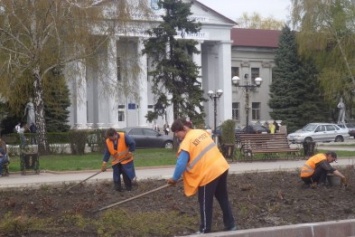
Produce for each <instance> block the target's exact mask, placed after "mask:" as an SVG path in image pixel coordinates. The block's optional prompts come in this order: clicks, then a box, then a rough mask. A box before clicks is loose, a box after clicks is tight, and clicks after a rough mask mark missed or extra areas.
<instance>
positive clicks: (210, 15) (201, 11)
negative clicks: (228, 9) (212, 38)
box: [191, 0, 237, 26]
mask: <svg viewBox="0 0 355 237" xmlns="http://www.w3.org/2000/svg"><path fill="white" fill-rule="evenodd" d="M191 12H192V13H193V16H192V17H194V18H195V19H196V20H197V21H200V22H201V23H202V24H213V25H225V26H234V25H237V23H236V22H235V21H233V20H231V19H229V18H227V17H226V16H223V15H222V14H220V13H218V12H216V11H215V10H213V9H212V8H210V7H208V6H206V5H204V4H202V3H201V2H199V1H196V0H192V6H191Z"/></svg>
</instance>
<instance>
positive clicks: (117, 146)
mask: <svg viewBox="0 0 355 237" xmlns="http://www.w3.org/2000/svg"><path fill="white" fill-rule="evenodd" d="M135 149H136V143H135V141H134V140H133V139H132V138H131V137H130V136H129V135H127V134H124V133H122V132H120V133H118V132H116V130H115V129H113V128H110V129H108V130H107V131H106V151H105V154H104V157H103V161H102V165H101V171H102V172H104V171H106V168H107V162H108V160H109V159H110V156H111V157H112V162H111V165H112V169H113V182H114V189H115V190H116V191H118V192H122V191H123V189H122V185H121V175H122V177H123V182H124V184H125V188H126V190H127V191H131V190H132V181H133V179H134V178H135V177H136V172H135V169H134V163H133V154H132V152H133V151H134V150H135Z"/></svg>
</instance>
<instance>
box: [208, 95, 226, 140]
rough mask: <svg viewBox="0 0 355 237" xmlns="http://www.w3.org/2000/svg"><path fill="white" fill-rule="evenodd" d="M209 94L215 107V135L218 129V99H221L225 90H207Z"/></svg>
mask: <svg viewBox="0 0 355 237" xmlns="http://www.w3.org/2000/svg"><path fill="white" fill-rule="evenodd" d="M207 94H208V96H209V97H210V98H211V100H213V108H214V135H216V131H217V99H219V98H220V97H221V96H222V94H223V91H222V90H221V89H218V90H217V91H213V90H209V91H208V92H207Z"/></svg>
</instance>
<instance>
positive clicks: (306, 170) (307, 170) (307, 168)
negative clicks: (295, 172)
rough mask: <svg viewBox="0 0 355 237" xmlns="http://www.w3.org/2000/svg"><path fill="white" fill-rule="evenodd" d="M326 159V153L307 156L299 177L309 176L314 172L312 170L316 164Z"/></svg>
mask: <svg viewBox="0 0 355 237" xmlns="http://www.w3.org/2000/svg"><path fill="white" fill-rule="evenodd" d="M326 159H327V157H326V155H325V154H322V153H319V154H317V155H314V156H312V157H311V158H309V159H308V160H307V161H306V163H305V164H304V165H303V166H302V168H301V173H300V177H301V178H308V177H311V176H312V175H313V173H314V170H315V169H316V165H317V164H318V163H319V162H321V161H324V160H326Z"/></svg>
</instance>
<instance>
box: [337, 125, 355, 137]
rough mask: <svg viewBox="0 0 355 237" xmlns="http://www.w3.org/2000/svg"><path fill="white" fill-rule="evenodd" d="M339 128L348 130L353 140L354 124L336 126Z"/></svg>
mask: <svg viewBox="0 0 355 237" xmlns="http://www.w3.org/2000/svg"><path fill="white" fill-rule="evenodd" d="M338 126H339V127H340V128H344V129H347V130H348V133H349V135H350V136H351V137H354V138H355V124H354V123H344V124H338Z"/></svg>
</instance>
